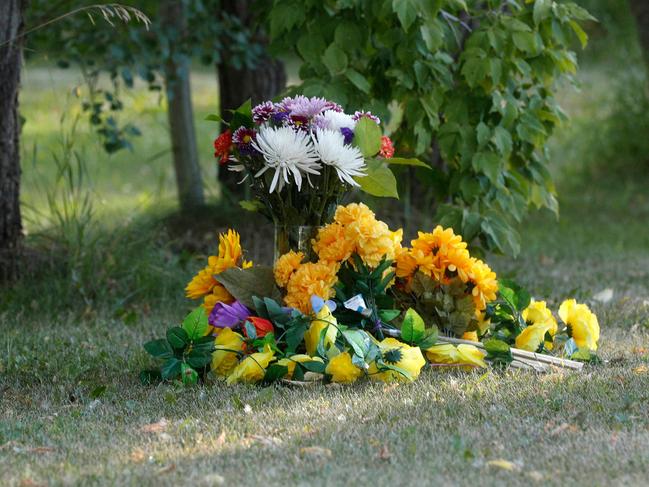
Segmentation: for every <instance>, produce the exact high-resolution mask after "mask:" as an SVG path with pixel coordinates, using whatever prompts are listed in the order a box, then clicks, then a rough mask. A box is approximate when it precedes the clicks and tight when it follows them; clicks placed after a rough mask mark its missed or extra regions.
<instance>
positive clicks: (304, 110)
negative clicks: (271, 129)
mask: <svg viewBox="0 0 649 487" xmlns="http://www.w3.org/2000/svg"><path fill="white" fill-rule="evenodd" d="M330 104H331V102H330V101H327V100H325V99H324V98H318V97H315V96H313V97H311V98H307V97H306V96H304V95H298V96H295V97H293V98H288V97H287V98H284V99H283V100H282V102H281V103H280V105H281V106H282V107H283V108H284V109H285V110H287V111H289V112H291V115H295V116H298V117H306V118H309V119H310V118H313V117H315V116H316V115H318V114H320V113H322V112H323V111H324V110H325V109H327V108H328V107H329V105H330Z"/></svg>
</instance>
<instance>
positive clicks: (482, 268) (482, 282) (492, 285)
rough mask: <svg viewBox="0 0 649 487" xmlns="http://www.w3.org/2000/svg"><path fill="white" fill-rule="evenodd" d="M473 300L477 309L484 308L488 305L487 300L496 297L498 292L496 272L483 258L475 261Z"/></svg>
mask: <svg viewBox="0 0 649 487" xmlns="http://www.w3.org/2000/svg"><path fill="white" fill-rule="evenodd" d="M471 281H472V282H473V284H474V286H473V291H472V294H473V302H474V303H475V307H476V309H477V310H483V309H485V308H486V307H487V302H489V301H493V300H495V299H496V293H497V292H498V281H497V280H496V273H495V272H494V271H492V270H491V268H490V267H489V266H488V265H487V264H485V263H484V262H482V261H481V260H477V259H476V260H475V262H474V263H473V277H472V278H471Z"/></svg>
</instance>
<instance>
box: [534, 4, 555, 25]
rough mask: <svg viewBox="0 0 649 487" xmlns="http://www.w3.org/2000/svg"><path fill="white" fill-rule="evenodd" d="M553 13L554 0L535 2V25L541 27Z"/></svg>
mask: <svg viewBox="0 0 649 487" xmlns="http://www.w3.org/2000/svg"><path fill="white" fill-rule="evenodd" d="M551 12H552V0H535V2H534V10H533V18H534V23H535V24H536V25H539V24H540V23H541V22H543V21H544V20H545V19H547V18H548V17H550V14H551Z"/></svg>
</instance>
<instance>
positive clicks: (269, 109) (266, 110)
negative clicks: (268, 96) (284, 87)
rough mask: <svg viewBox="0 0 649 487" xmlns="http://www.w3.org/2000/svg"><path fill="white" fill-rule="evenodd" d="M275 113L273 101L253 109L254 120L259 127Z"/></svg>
mask: <svg viewBox="0 0 649 487" xmlns="http://www.w3.org/2000/svg"><path fill="white" fill-rule="evenodd" d="M274 112H275V104H274V103H273V102H272V101H265V102H263V103H260V104H259V105H257V106H255V107H254V108H253V109H252V119H253V120H254V122H255V123H256V124H257V125H261V124H262V123H264V122H266V121H267V120H268V119H269V118H270V117H271V116H272V115H273V113H274Z"/></svg>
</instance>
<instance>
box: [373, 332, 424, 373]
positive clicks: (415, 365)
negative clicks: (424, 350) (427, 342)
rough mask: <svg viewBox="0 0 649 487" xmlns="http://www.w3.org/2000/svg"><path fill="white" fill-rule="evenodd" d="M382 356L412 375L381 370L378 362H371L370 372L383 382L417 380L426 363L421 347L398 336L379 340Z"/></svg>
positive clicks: (386, 360)
mask: <svg viewBox="0 0 649 487" xmlns="http://www.w3.org/2000/svg"><path fill="white" fill-rule="evenodd" d="M378 345H379V349H380V350H381V358H382V359H383V362H385V363H386V364H389V365H392V366H395V367H398V368H399V369H401V370H403V371H405V372H407V373H408V375H409V376H410V377H407V376H405V375H403V374H402V373H399V372H397V371H396V370H392V369H386V370H379V368H378V366H377V365H376V362H372V363H371V364H370V368H369V370H368V374H369V376H370V377H371V378H372V379H375V380H382V381H383V382H395V381H404V380H415V379H416V378H417V377H419V373H420V372H421V368H422V367H423V366H424V365H425V364H426V360H425V359H424V356H423V355H422V354H421V350H420V349H419V347H411V346H410V345H407V344H405V343H403V342H400V341H399V340H397V339H396V338H392V337H389V338H385V339H384V340H383V341H381V342H379V344H378Z"/></svg>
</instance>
